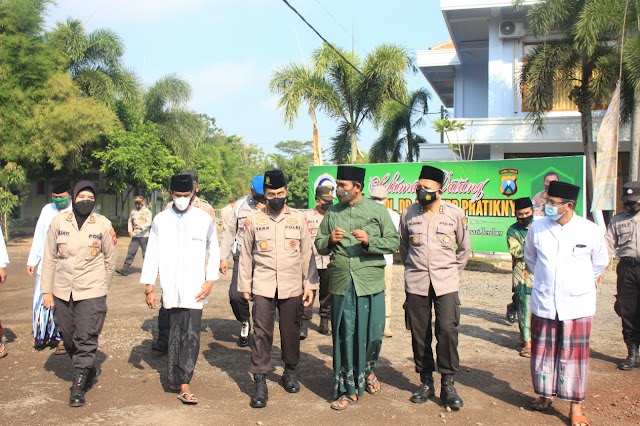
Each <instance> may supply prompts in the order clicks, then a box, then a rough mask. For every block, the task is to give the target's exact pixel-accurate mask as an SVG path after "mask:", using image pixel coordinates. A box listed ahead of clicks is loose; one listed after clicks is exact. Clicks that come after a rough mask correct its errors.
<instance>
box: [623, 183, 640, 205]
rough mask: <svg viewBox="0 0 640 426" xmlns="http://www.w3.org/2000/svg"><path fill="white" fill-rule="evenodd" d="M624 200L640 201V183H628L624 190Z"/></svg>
mask: <svg viewBox="0 0 640 426" xmlns="http://www.w3.org/2000/svg"><path fill="white" fill-rule="evenodd" d="M622 198H623V199H624V200H625V201H638V200H640V181H637V180H635V181H633V182H627V183H625V184H624V187H623V189H622Z"/></svg>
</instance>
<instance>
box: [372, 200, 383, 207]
mask: <svg viewBox="0 0 640 426" xmlns="http://www.w3.org/2000/svg"><path fill="white" fill-rule="evenodd" d="M373 201H374V202H375V203H378V204H382V205H383V206H384V201H382V200H373Z"/></svg>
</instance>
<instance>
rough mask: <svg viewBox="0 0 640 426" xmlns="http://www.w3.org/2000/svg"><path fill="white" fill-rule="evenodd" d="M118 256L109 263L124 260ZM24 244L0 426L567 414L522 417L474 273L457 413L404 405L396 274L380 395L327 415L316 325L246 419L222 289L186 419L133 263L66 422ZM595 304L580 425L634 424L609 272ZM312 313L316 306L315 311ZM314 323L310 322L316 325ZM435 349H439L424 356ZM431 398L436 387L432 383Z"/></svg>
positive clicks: (7, 296)
mask: <svg viewBox="0 0 640 426" xmlns="http://www.w3.org/2000/svg"><path fill="white" fill-rule="evenodd" d="M128 243H129V240H128V239H127V238H124V239H121V240H120V242H119V261H118V265H119V266H120V265H121V262H122V260H123V259H124V255H125V252H126V249H127V246H128ZM30 244H31V241H30V240H29V239H23V240H14V241H12V242H11V243H10V244H9V246H8V249H9V256H10V259H11V264H10V266H9V279H8V281H7V283H6V285H4V286H2V287H1V288H0V319H1V320H2V325H3V327H5V333H4V334H5V341H6V342H7V350H8V352H9V355H8V356H7V357H6V358H4V359H0V424H3V425H5V424H6V425H17V424H96V425H98V424H105V423H109V424H115V425H157V424H169V423H171V424H186V423H187V422H188V423H190V424H203V425H205V424H212V425H276V424H314V423H315V424H337V423H341V424H353V425H356V424H363V425H365V424H366V425H378V424H392V423H394V424H402V425H419V424H454V425H512V424H529V425H556V424H557V425H561V424H568V422H569V419H568V418H567V414H568V411H569V404H568V403H567V402H564V401H556V402H555V403H554V404H553V406H552V408H551V409H550V410H549V411H548V412H546V413H538V412H532V411H531V410H529V409H528V408H527V407H528V406H529V403H530V401H531V400H532V398H533V397H534V395H533V392H532V386H531V379H530V373H529V361H528V360H527V359H524V358H521V357H519V356H518V352H517V351H516V347H515V342H516V339H517V334H518V332H517V325H510V324H508V323H507V322H506V321H505V319H504V313H505V306H506V304H507V303H508V302H509V300H510V297H511V292H510V275H509V271H508V269H507V268H508V267H509V265H508V264H506V263H502V264H500V263H499V264H488V263H481V262H471V264H470V267H469V268H468V269H470V270H467V271H465V272H464V274H463V276H462V289H461V300H462V305H463V306H462V319H461V324H460V327H459V330H460V343H459V350H460V361H461V369H460V372H459V373H458V374H457V375H456V377H455V378H456V381H457V384H456V386H457V389H458V392H459V393H460V395H461V397H462V398H463V399H464V408H462V409H461V410H460V411H458V412H447V411H445V410H444V409H443V408H442V407H441V406H440V405H439V400H438V399H437V398H436V399H434V400H433V401H430V402H428V403H426V404H412V403H411V402H410V401H409V397H410V396H411V393H412V392H413V391H414V390H415V389H416V386H417V385H418V382H419V378H418V375H417V374H416V373H415V372H414V368H413V361H412V352H411V340H410V335H409V332H408V331H407V330H405V329H404V327H403V325H404V321H403V318H404V313H403V310H402V303H403V301H404V291H403V284H402V282H403V281H402V273H403V271H402V266H401V265H396V267H395V268H396V269H395V276H394V285H393V289H392V292H393V293H392V295H393V300H392V303H393V324H392V326H393V330H394V332H395V335H394V337H392V338H388V339H385V341H384V343H383V346H382V354H381V360H380V362H379V364H378V367H377V374H378V377H379V379H380V381H381V382H382V386H383V388H384V392H383V393H382V394H381V395H379V396H375V397H373V396H370V395H368V394H365V396H364V397H362V398H361V400H360V403H359V404H358V405H356V406H352V407H349V408H348V409H347V410H345V411H343V412H336V411H333V410H331V409H330V408H329V404H328V402H327V400H328V398H330V396H331V386H332V369H331V339H330V337H325V336H322V335H320V334H318V333H317V332H316V330H317V324H318V317H317V316H316V317H315V318H314V320H313V323H314V325H313V326H312V328H311V330H310V332H309V338H308V339H307V340H305V341H303V342H302V345H301V346H302V347H301V350H302V358H301V361H300V364H299V368H298V373H299V379H300V382H301V385H302V390H301V392H300V393H298V394H288V393H286V392H285V391H284V389H283V388H282V387H281V386H280V385H279V384H278V380H279V378H280V376H281V374H282V371H283V363H282V361H281V360H280V350H279V339H278V335H277V333H276V340H275V342H274V349H273V353H272V359H273V364H274V367H275V371H274V373H273V374H271V375H270V376H269V381H268V385H269V403H268V406H267V407H266V408H264V409H261V410H257V409H252V408H250V407H249V398H250V394H251V393H252V390H253V383H252V381H251V378H250V376H249V374H248V372H247V371H248V367H249V355H250V349H249V348H240V347H238V346H237V345H236V341H237V334H238V332H239V324H238V323H237V322H236V321H235V319H234V318H233V314H232V312H231V309H230V307H229V303H228V296H227V289H228V287H229V281H230V276H229V275H227V276H223V278H222V279H221V280H220V281H219V282H217V283H216V286H215V288H214V290H213V292H212V294H211V297H210V303H209V305H207V306H206V307H205V310H204V314H203V333H202V340H201V351H200V357H199V359H198V364H197V366H196V373H195V377H194V380H193V383H192V390H193V391H194V392H195V394H196V395H197V397H198V398H199V401H200V403H199V404H198V405H197V406H183V405H182V404H181V403H180V402H179V401H178V400H177V399H176V394H174V393H169V392H167V391H165V387H166V358H165V357H164V356H162V355H158V354H156V353H154V352H152V351H151V350H150V345H151V342H152V339H153V337H154V334H155V332H156V328H155V327H156V314H157V311H153V310H150V309H149V308H147V307H146V305H145V303H144V295H143V287H142V285H140V284H139V283H138V279H139V273H137V272H139V268H140V267H141V258H140V254H138V257H137V258H136V262H135V263H134V267H136V269H135V271H136V273H134V274H133V275H130V276H129V277H121V276H119V275H116V277H115V278H114V281H113V285H112V287H111V290H110V293H109V297H108V305H109V313H108V317H107V320H106V323H105V326H104V330H103V333H102V335H101V336H100V349H99V356H98V362H99V365H100V367H99V368H100V370H101V373H100V376H99V379H98V382H97V383H96V385H95V386H94V387H93V389H92V390H91V391H90V392H89V393H88V394H87V396H86V398H87V405H86V406H85V407H82V408H69V407H68V396H69V386H70V381H71V375H72V370H71V366H70V360H69V358H68V357H67V356H55V355H53V352H52V351H51V350H49V349H46V350H43V351H36V350H34V349H33V340H32V337H31V298H32V288H33V280H32V278H31V277H29V276H27V274H26V272H25V269H24V265H25V264H26V260H27V255H28V251H29V248H30ZM605 283H606V285H605V286H604V287H601V288H600V290H599V299H598V313H597V314H596V316H595V319H594V326H593V334H592V339H591V345H592V346H591V348H592V352H591V356H592V358H591V368H590V376H589V385H588V390H587V400H586V401H585V403H584V411H585V413H586V415H587V416H588V417H589V419H590V420H591V424H592V425H637V424H640V386H639V385H638V384H639V383H640V382H639V379H640V369H635V370H634V371H631V372H622V371H620V370H618V369H617V368H616V366H617V363H618V362H620V360H621V359H622V358H623V357H624V356H625V354H626V350H625V347H624V345H623V343H622V339H621V332H620V328H621V327H620V321H619V319H618V317H617V316H616V315H615V313H614V311H613V301H614V294H615V272H612V271H607V273H606V275H605ZM316 308H317V302H316ZM316 313H317V311H316ZM434 345H435V342H434ZM436 395H439V379H438V376H436Z"/></svg>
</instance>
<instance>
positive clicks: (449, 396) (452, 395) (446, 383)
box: [440, 374, 464, 408]
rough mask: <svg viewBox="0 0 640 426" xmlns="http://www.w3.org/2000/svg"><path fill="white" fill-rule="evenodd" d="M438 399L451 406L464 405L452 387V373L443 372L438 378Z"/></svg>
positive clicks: (459, 406)
mask: <svg viewBox="0 0 640 426" xmlns="http://www.w3.org/2000/svg"><path fill="white" fill-rule="evenodd" d="M440 386H441V389H440V400H441V401H442V403H443V404H444V405H445V406H447V407H451V408H462V406H463V405H464V404H463V402H462V398H460V396H458V392H457V391H456V388H455V387H453V374H443V375H442V379H440Z"/></svg>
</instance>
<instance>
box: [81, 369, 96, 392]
mask: <svg viewBox="0 0 640 426" xmlns="http://www.w3.org/2000/svg"><path fill="white" fill-rule="evenodd" d="M97 375H98V369H97V368H96V367H91V368H89V372H88V373H87V380H85V382H84V387H83V388H82V390H83V391H84V392H85V393H86V392H89V390H91V388H92V387H93V383H94V381H95V380H96V377H97Z"/></svg>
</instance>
